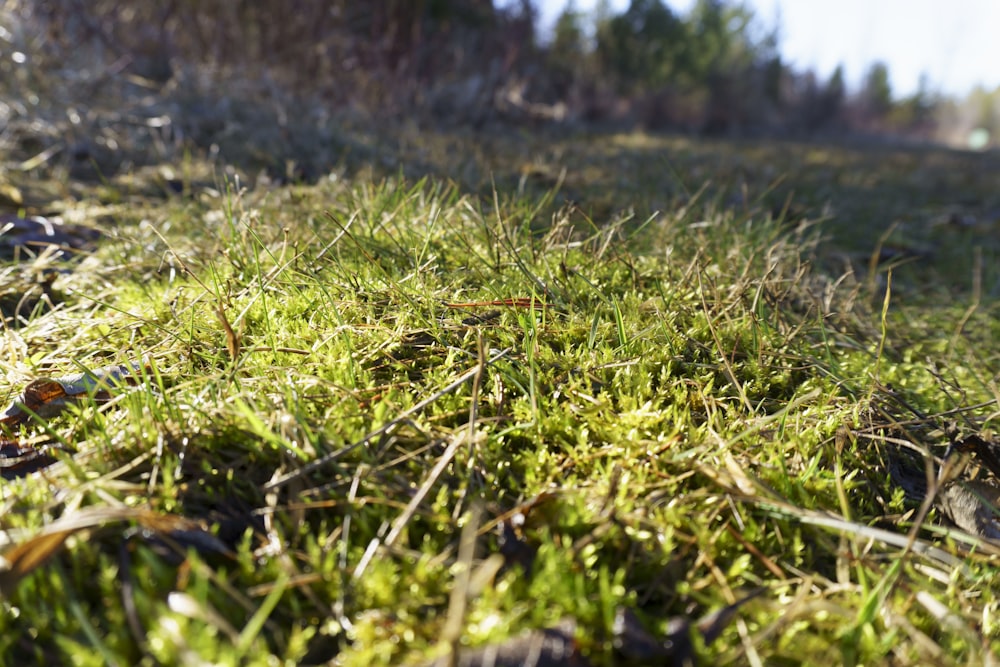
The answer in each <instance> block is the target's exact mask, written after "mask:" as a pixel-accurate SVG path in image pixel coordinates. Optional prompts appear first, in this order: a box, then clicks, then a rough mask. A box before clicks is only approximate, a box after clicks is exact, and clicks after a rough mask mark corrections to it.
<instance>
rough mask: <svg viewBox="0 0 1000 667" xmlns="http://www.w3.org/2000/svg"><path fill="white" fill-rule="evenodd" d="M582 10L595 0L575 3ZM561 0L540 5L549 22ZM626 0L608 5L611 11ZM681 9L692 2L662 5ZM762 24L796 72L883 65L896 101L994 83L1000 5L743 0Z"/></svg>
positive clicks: (998, 79)
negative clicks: (777, 26)
mask: <svg viewBox="0 0 1000 667" xmlns="http://www.w3.org/2000/svg"><path fill="white" fill-rule="evenodd" d="M575 2H576V7H577V9H578V10H581V11H588V10H590V9H592V8H593V6H594V5H595V4H596V1H595V0H575ZM565 4H566V0H538V6H539V9H540V10H541V13H542V24H543V26H545V25H550V24H551V22H552V21H553V20H554V18H555V17H556V16H557V15H558V14H559V12H560V11H561V10H562V8H563V7H564V6H565ZM628 4H629V2H628V0H611V6H612V7H614V8H615V9H616V10H623V9H625V8H627V7H628ZM666 4H668V5H669V6H670V7H671V8H672V9H674V10H675V11H677V12H679V13H682V14H683V13H685V12H687V11H688V10H689V9H690V7H691V5H693V4H694V2H693V0H667V2H666ZM745 4H746V5H747V6H749V7H750V8H751V9H753V10H754V11H755V12H756V13H757V15H758V16H760V17H761V18H763V19H764V20H765V21H766V22H767V23H768V24H772V25H773V24H774V22H775V18H777V17H780V23H781V51H782V55H783V56H784V58H785V60H786V61H787V62H790V63H792V64H793V65H794V66H795V67H796V68H797V69H807V68H811V69H813V70H814V71H816V73H817V74H819V76H820V77H821V78H825V77H827V76H829V75H830V73H832V72H833V70H834V68H836V66H837V64H838V63H843V65H844V69H845V74H846V75H847V82H848V85H850V86H853V87H856V86H857V85H858V84H859V83H860V81H861V80H862V78H863V76H864V74H865V72H866V71H867V70H868V67H869V66H870V65H871V63H872V62H874V61H876V60H881V61H883V62H885V63H886V64H887V65H889V73H890V77H891V83H892V87H893V93H894V95H896V96H897V97H899V96H905V95H908V94H912V93H913V92H915V91H916V90H917V86H918V83H919V81H920V75H921V73H926V74H927V76H928V77H929V80H930V84H931V85H930V87H931V90H932V91H937V92H941V93H944V94H948V95H957V96H962V95H965V94H966V93H968V92H969V91H970V90H971V89H972V88H973V87H974V86H976V85H982V86H984V87H986V88H987V89H990V90H992V89H994V88H996V87H997V86H1000V35H998V33H1000V0H745Z"/></svg>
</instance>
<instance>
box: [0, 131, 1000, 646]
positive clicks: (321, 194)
mask: <svg viewBox="0 0 1000 667" xmlns="http://www.w3.org/2000/svg"><path fill="white" fill-rule="evenodd" d="M345 145H349V146H350V147H351V149H350V151H345V153H344V156H343V159H342V160H341V161H340V162H339V163H338V164H337V165H336V166H334V167H332V168H331V169H330V170H329V171H328V172H327V171H326V170H323V172H322V173H318V174H310V175H309V178H308V179H307V180H305V181H296V179H295V178H294V176H295V174H294V170H292V173H291V176H292V178H291V179H290V180H289V179H285V178H279V177H277V176H275V175H274V174H273V173H272V174H271V176H270V177H264V176H261V175H260V174H261V173H262V172H260V171H258V170H257V169H252V168H250V167H249V166H248V163H245V162H243V163H237V164H235V165H226V164H224V163H223V162H222V161H221V160H220V159H218V158H216V159H215V161H214V162H210V161H206V160H205V159H204V158H202V157H199V156H198V155H197V154H196V153H191V154H189V155H188V156H187V157H185V158H183V159H178V160H175V161H171V162H169V163H165V164H154V165H147V166H145V167H142V168H138V167H137V168H135V169H132V170H127V171H126V172H121V173H115V174H110V175H107V176H106V177H103V178H101V179H98V180H87V178H83V177H81V178H78V179H73V178H71V177H69V176H67V177H66V178H56V177H55V176H57V175H58V174H52V178H48V177H41V176H31V175H30V173H29V174H28V175H24V174H22V175H20V176H16V177H15V176H10V177H9V178H8V180H9V181H10V185H11V186H12V187H13V188H14V190H13V191H12V192H13V195H11V196H15V195H16V197H15V198H20V200H21V201H20V203H18V202H13V203H12V204H11V205H10V206H9V208H10V209H11V212H12V214H14V213H16V212H17V211H20V213H23V214H25V215H27V214H29V213H35V212H45V213H60V214H61V215H62V218H63V219H64V221H65V222H66V223H67V224H70V223H72V224H79V225H82V226H83V227H86V228H88V229H91V228H93V229H98V230H100V232H101V233H102V234H101V237H100V238H99V239H97V240H96V241H95V240H93V238H91V237H90V236H87V237H86V238H85V239H84V240H85V241H86V243H84V242H83V241H81V242H80V243H79V244H78V245H79V246H80V247H81V248H82V249H81V250H80V251H79V252H70V253H66V254H64V255H61V256H57V255H56V254H54V253H52V252H42V253H40V254H39V253H38V251H37V246H32V247H29V248H27V249H22V250H21V251H17V255H16V257H15V258H14V259H11V260H9V261H8V262H7V264H5V265H4V268H3V277H4V284H3V286H2V289H3V294H4V297H3V299H2V300H0V305H2V306H3V309H4V315H5V317H6V327H5V329H4V331H3V360H4V361H3V363H4V365H3V368H4V371H5V373H6V385H5V386H7V387H9V399H10V400H11V401H15V402H16V401H21V402H27V401H25V400H23V399H25V398H26V394H22V392H23V391H25V388H26V386H28V383H29V382H31V381H32V380H36V379H38V378H41V377H58V376H68V375H70V374H80V375H81V376H86V373H87V371H92V370H94V369H99V368H108V367H111V368H116V367H118V366H119V365H121V364H133V363H134V364H136V365H135V366H134V367H132V368H133V375H134V380H135V381H134V382H133V383H131V384H129V383H119V384H116V385H115V386H113V387H110V386H109V387H101V388H99V389H100V390H102V391H103V390H107V391H106V392H105V393H101V394H99V393H98V392H97V391H96V390H95V389H94V388H93V387H91V388H90V389H89V390H88V392H86V393H84V394H83V395H81V398H80V399H73V400H72V401H67V402H68V403H69V406H68V407H67V409H66V410H64V411H62V412H61V413H60V414H58V415H55V416H51V417H48V418H46V419H44V420H35V419H27V418H26V419H25V420H24V421H23V422H20V421H18V422H17V423H15V424H9V423H8V431H10V433H9V434H8V436H7V437H8V439H9V440H10V441H11V442H15V441H16V444H17V446H18V447H22V448H24V449H25V450H28V451H32V452H34V453H35V454H37V453H42V454H44V456H46V457H49V458H46V459H45V462H46V463H47V462H49V461H50V460H53V459H54V460H55V461H56V462H55V463H52V464H51V465H47V466H44V467H40V468H39V469H37V470H35V469H34V467H31V470H32V471H30V472H29V468H28V467H24V468H19V467H18V465H19V464H18V462H17V459H16V458H12V459H11V460H10V461H9V465H8V466H7V472H9V473H10V474H9V475H7V476H8V477H10V479H8V480H7V481H5V482H4V493H3V503H4V509H5V511H4V513H3V517H2V519H0V521H2V527H3V529H4V538H3V539H4V541H5V542H6V544H7V548H6V551H5V552H4V556H5V558H6V560H7V563H6V565H7V567H6V570H5V571H4V572H3V573H2V574H0V592H2V594H3V605H4V613H3V614H2V615H0V628H2V629H3V630H4V631H3V632H2V633H0V637H2V639H0V646H2V647H3V651H4V653H5V654H6V655H10V656H16V660H17V662H18V664H41V663H50V664H62V663H66V662H68V661H69V660H70V659H72V660H73V661H74V662H75V663H76V664H140V663H141V664H156V663H157V662H160V663H165V664H171V663H189V662H190V663H205V664H276V663H281V664H322V663H326V662H328V661H334V662H335V664H344V665H369V664H425V663H427V662H429V661H432V660H434V659H436V658H439V657H442V656H448V655H450V654H453V653H454V654H455V655H457V656H458V657H459V664H486V663H485V660H486V658H485V657H484V656H485V655H486V654H485V653H484V652H483V651H482V648H483V647H492V648H493V649H496V650H498V651H500V652H501V654H502V655H508V656H512V657H510V659H511V660H513V663H512V664H519V663H520V662H522V661H523V660H522V659H523V657H524V655H526V654H527V652H530V646H531V645H532V642H533V641H538V642H541V641H542V639H546V641H547V642H548V643H547V644H544V645H545V646H550V647H551V646H553V645H554V646H557V647H559V648H560V650H564V652H565V653H566V656H564V657H563V658H558V657H554V656H555V652H553V651H554V649H553V651H550V652H549V653H544V651H543V653H544V655H545V656H546V657H547V658H548V659H549V660H550V662H549V663H546V664H594V665H612V664H651V665H652V664H664V663H665V662H667V663H669V662H670V661H673V663H674V664H690V661H695V660H697V661H699V662H707V663H719V664H777V665H780V664H789V665H791V664H801V663H803V662H806V663H809V664H817V663H819V662H820V661H822V660H826V661H832V662H836V663H842V664H899V665H907V664H980V663H982V662H985V661H986V660H988V658H989V656H991V655H992V654H993V653H994V652H995V651H996V650H997V648H998V646H1000V641H998V633H1000V630H998V627H997V621H996V614H997V609H998V600H997V598H995V597H994V595H995V594H996V589H994V588H993V587H992V576H993V574H994V573H995V570H996V565H995V563H994V559H995V554H996V553H998V552H997V547H996V546H995V545H994V544H993V543H991V542H989V541H988V540H986V539H984V538H983V537H982V536H981V535H975V534H972V535H970V534H969V533H967V532H964V531H962V530H959V529H957V528H955V526H954V524H953V523H952V522H951V521H949V519H948V517H947V516H946V515H947V514H948V507H947V506H946V505H943V504H942V503H941V502H938V501H936V500H935V499H934V498H933V497H931V498H930V499H929V500H928V502H926V503H924V502H923V500H924V497H925V496H927V487H928V483H927V478H926V477H923V478H921V476H920V474H919V473H918V474H916V475H915V476H914V475H912V474H911V475H910V476H909V477H907V476H906V475H905V474H900V472H899V470H900V467H901V466H904V465H905V464H912V465H915V466H916V467H917V469H918V470H922V468H921V466H922V465H923V461H924V460H925V458H926V460H927V461H929V462H930V463H931V464H932V470H934V469H935V468H934V466H939V465H943V464H944V459H943V458H942V457H943V455H944V453H945V449H946V448H947V445H948V444H949V442H959V441H962V442H973V441H972V440H967V439H968V438H969V437H970V436H972V435H975V436H977V437H981V439H982V441H983V442H984V443H986V444H984V445H983V447H984V448H985V447H988V446H989V443H992V430H993V428H994V426H993V421H994V420H995V414H996V399H997V388H996V376H997V370H998V360H1000V359H998V356H1000V355H998V350H997V348H996V344H995V342H994V341H995V340H996V326H997V325H996V313H997V296H998V293H1000V275H998V273H997V266H1000V264H998V263H997V261H996V259H997V250H998V233H997V231H998V229H997V227H998V225H1000V195H998V194H997V192H996V190H995V175H996V173H997V166H998V157H997V156H996V155H995V154H990V153H982V154H980V153H963V152H955V151H947V150H943V149H933V148H927V147H900V146H893V145H888V144H873V143H871V142H867V143H865V142H857V143H854V144H840V145H836V144H824V143H820V142H809V143H803V142H798V143H796V142H787V141H764V140H755V141H749V140H745V141H723V140H705V139H698V138H690V137H672V136H658V135H648V134H643V133H622V134H616V133H596V132H595V133H585V134H584V133H573V134H568V133H564V134H553V133H551V132H544V131H532V132H526V131H520V130H517V131H515V130H512V129H510V128H506V129H503V130H501V129H495V130H489V131H482V132H478V133H473V132H471V131H460V130H453V131H449V132H440V131H434V130H431V129H428V128H417V127H404V128H402V129H395V130H392V131H388V130H386V131H382V132H374V131H369V132H362V131H357V132H354V133H352V134H351V141H350V143H349V144H345ZM11 173H13V172H11ZM64 176H65V174H64ZM0 238H2V237H0ZM8 238H10V237H9V235H8ZM67 242H69V241H67ZM76 381H77V382H80V381H82V380H80V379H79V377H78V379H77V380H76ZM65 386H66V387H70V388H72V386H75V385H72V386H71V385H65ZM55 391H56V392H57V393H58V390H55ZM66 391H67V392H69V393H71V392H70V389H66ZM952 422H955V424H952ZM963 438H965V439H966V440H962V439H963ZM906 452H916V454H914V455H912V456H910V458H909V459H907V458H906V456H907V455H906ZM970 455H971V457H972V463H973V464H974V463H976V462H979V461H981V460H983V461H984V460H985V459H986V458H987V456H986V450H985V449H984V450H983V451H982V452H980V451H976V452H971V453H970ZM935 457H936V458H935ZM949 461H951V459H949ZM901 462H902V463H901ZM948 465H951V464H950V463H949V464H948ZM955 465H957V466H959V467H961V465H960V464H955ZM911 467H912V466H911ZM911 472H912V471H911ZM960 475H962V476H963V477H962V479H963V481H962V482H961V483H967V482H965V481H964V479H965V477H964V476H966V475H967V473H966V471H964V470H962V471H960ZM913 479H915V480H916V482H914V484H912V485H911V484H908V481H909V480H913ZM946 482H947V480H941V485H942V488H944V485H945V483H946ZM934 484H935V482H934V481H933V480H932V481H931V484H930V486H931V487H933V486H934ZM921 485H923V486H921ZM914 487H916V488H914ZM963 488H964V487H963ZM545 632H548V634H547V635H546V634H544V633H545ZM477 650H478V651H479V652H477ZM545 650H548V649H545ZM519 651H520V653H519ZM12 659H13V658H12ZM560 660H561V661H560ZM442 664H444V663H442Z"/></svg>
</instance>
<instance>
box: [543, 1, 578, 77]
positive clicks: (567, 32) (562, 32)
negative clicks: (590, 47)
mask: <svg viewBox="0 0 1000 667" xmlns="http://www.w3.org/2000/svg"><path fill="white" fill-rule="evenodd" d="M582 23H583V17H582V16H581V14H580V12H579V11H577V9H576V3H575V2H574V0H570V1H569V3H567V4H566V6H565V7H564V8H563V10H562V12H561V13H560V14H559V17H558V18H557V19H556V24H555V26H554V27H553V29H552V43H551V44H550V45H549V50H548V64H549V67H550V68H551V69H552V73H553V74H554V75H555V76H556V77H557V78H558V79H562V81H561V82H560V83H563V82H566V81H571V80H572V79H574V78H576V76H577V74H578V73H579V71H580V67H581V64H582V62H583V61H584V60H585V59H586V57H587V44H586V36H585V34H584V31H583V25H582Z"/></svg>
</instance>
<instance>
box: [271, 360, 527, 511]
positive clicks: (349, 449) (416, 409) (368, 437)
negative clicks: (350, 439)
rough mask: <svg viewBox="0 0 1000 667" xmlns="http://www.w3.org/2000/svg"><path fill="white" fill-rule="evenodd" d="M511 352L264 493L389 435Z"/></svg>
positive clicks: (277, 481)
mask: <svg viewBox="0 0 1000 667" xmlns="http://www.w3.org/2000/svg"><path fill="white" fill-rule="evenodd" d="M510 351H511V348H509V347H508V348H506V349H503V350H500V351H499V352H497V353H496V354H494V355H493V356H492V357H490V358H489V359H488V360H486V362H485V364H476V366H475V367H474V368H471V369H469V370H467V371H466V372H464V373H462V374H461V375H459V376H458V377H457V378H456V379H455V380H454V381H453V382H452V383H451V384H449V385H448V386H447V387H445V388H444V389H441V390H439V391H438V392H436V393H434V394H433V395H431V396H428V397H427V398H425V399H424V400H422V401H420V402H419V403H417V404H416V405H414V406H413V407H412V408H410V409H409V410H406V411H405V412H403V413H402V414H401V415H399V416H398V417H396V418H395V419H392V420H390V421H388V422H386V423H385V424H383V425H382V426H380V427H378V428H377V429H375V430H374V431H371V432H370V433H368V434H367V435H366V436H365V437H363V438H361V439H360V440H358V441H357V442H354V443H352V444H350V445H348V446H347V447H343V448H341V449H338V450H337V451H335V452H331V453H329V454H327V455H325V456H322V457H320V458H318V459H316V460H315V461H313V462H312V463H309V464H307V465H305V466H303V467H301V468H299V469H298V470H295V471H293V472H290V473H288V474H286V475H282V476H281V477H278V478H277V479H274V480H271V481H270V482H268V483H267V484H265V485H264V491H272V490H274V489H278V488H281V487H283V486H285V485H286V484H288V483H289V482H291V481H292V480H296V479H299V478H300V477H303V476H304V475H308V474H309V473H311V472H313V471H314V470H318V469H319V468H322V467H323V466H325V465H327V464H328V463H332V462H333V461H336V460H337V459H339V458H341V457H343V456H345V455H346V454H348V453H350V452H352V451H354V450H355V449H357V448H358V447H361V446H363V445H365V444H367V443H369V442H371V441H372V440H374V439H375V438H377V437H379V436H381V435H383V434H385V433H388V432H389V431H390V430H391V429H392V428H394V427H395V426H396V425H397V424H399V423H401V422H405V421H406V420H408V419H409V418H410V417H412V416H413V415H415V414H417V413H418V412H420V411H421V410H423V409H424V408H426V407H427V406H428V405H430V404H431V403H433V402H434V401H436V400H438V399H439V398H441V397H442V396H446V395H448V394H450V393H451V392H453V391H455V390H456V389H458V388H459V387H461V386H462V385H463V384H465V383H466V382H468V381H470V380H472V379H473V378H475V377H476V376H477V375H479V374H481V373H482V372H483V370H484V369H485V368H486V367H488V366H490V365H491V364H493V363H495V362H497V361H498V360H500V359H501V358H503V357H505V356H507V355H508V354H509V353H510Z"/></svg>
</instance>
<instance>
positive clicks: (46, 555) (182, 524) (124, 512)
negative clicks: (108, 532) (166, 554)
mask: <svg viewBox="0 0 1000 667" xmlns="http://www.w3.org/2000/svg"><path fill="white" fill-rule="evenodd" d="M124 521H135V522H137V523H138V524H139V525H141V526H142V527H144V528H147V529H149V530H153V531H157V532H170V531H174V530H191V529H193V528H196V527H197V525H196V524H195V523H194V522H192V521H190V520H188V519H184V518H182V517H178V516H173V515H168V514H160V513H158V512H153V511H151V510H146V509H139V508H132V507H88V508H85V509H82V510H79V511H77V512H73V513H72V514H70V515H69V516H64V517H61V518H60V519H58V520H57V521H54V522H53V523H51V524H49V525H48V526H46V527H45V528H44V529H43V530H42V531H41V532H40V533H38V534H37V535H34V536H33V537H30V538H28V539H26V540H24V541H22V542H20V543H19V544H17V545H16V546H14V547H12V548H10V549H8V550H7V551H5V552H4V553H3V555H2V559H3V563H2V566H3V570H2V571H0V593H2V594H3V595H9V594H10V593H11V592H12V591H13V590H14V589H15V588H16V586H17V585H18V584H19V583H20V581H21V580H22V579H23V578H24V577H25V576H27V575H29V574H31V573H32V572H33V571H34V570H36V569H37V568H38V567H40V566H42V565H44V564H45V563H46V562H47V561H48V560H49V559H50V558H52V557H53V556H55V555H56V554H58V553H59V552H60V551H61V550H62V549H63V547H64V546H65V544H66V540H67V539H69V537H71V536H72V535H75V534H77V533H81V532H85V531H88V530H91V529H95V528H102V527H104V526H107V525H108V524H111V523H118V522H124Z"/></svg>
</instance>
